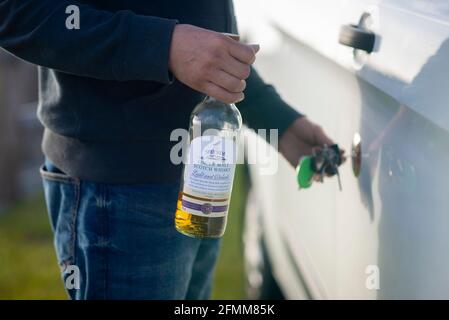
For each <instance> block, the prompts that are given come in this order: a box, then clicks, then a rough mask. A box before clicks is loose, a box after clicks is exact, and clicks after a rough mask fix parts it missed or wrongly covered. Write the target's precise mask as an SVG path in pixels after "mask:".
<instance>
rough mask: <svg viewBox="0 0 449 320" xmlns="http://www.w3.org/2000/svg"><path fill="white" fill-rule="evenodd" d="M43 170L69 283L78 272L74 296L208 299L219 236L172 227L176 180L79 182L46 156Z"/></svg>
mask: <svg viewBox="0 0 449 320" xmlns="http://www.w3.org/2000/svg"><path fill="white" fill-rule="evenodd" d="M41 175H42V178H43V183H44V190H45V198H46V202H47V208H48V212H49V216H50V221H51V225H52V228H53V231H54V240H55V248H56V255H57V258H58V262H59V264H60V265H61V267H62V276H63V280H64V282H65V283H66V281H67V280H71V281H70V282H69V283H72V284H75V283H76V282H74V281H73V279H68V277H69V276H71V275H72V276H73V275H75V273H74V272H73V270H74V269H73V268H72V267H73V266H76V267H77V269H78V270H79V289H77V288H73V286H72V287H71V289H67V286H66V289H67V291H68V293H69V295H70V297H71V298H72V299H208V298H209V296H210V291H211V283H212V277H213V270H214V266H215V263H216V260H217V256H218V253H219V249H220V240H218V239H203V240H202V239H193V238H189V237H186V236H184V235H181V234H180V233H178V232H177V231H176V230H175V227H174V214H175V208H176V201H177V196H178V195H177V193H178V190H179V185H178V184H176V185H174V184H146V185H108V184H101V183H92V182H87V181H80V180H79V179H75V178H72V177H69V176H67V175H66V174H64V173H63V172H61V171H60V170H59V169H58V168H56V167H55V166H54V165H53V164H52V163H51V162H50V161H49V160H46V162H45V164H44V165H43V166H42V168H41ZM68 266H70V267H71V268H68ZM68 270H70V274H69V273H68ZM72 272H73V273H72Z"/></svg>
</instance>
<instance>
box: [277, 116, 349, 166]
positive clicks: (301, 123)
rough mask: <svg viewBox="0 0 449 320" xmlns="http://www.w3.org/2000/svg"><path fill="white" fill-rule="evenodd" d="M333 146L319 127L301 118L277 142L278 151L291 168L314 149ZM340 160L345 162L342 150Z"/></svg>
mask: <svg viewBox="0 0 449 320" xmlns="http://www.w3.org/2000/svg"><path fill="white" fill-rule="evenodd" d="M333 144H334V142H333V141H332V139H331V138H329V137H328V136H327V135H326V134H325V133H324V131H323V129H322V128H321V127H320V126H318V125H316V124H314V123H312V122H311V121H309V119H307V118H306V117H302V118H299V119H297V120H296V121H295V122H293V123H292V124H291V125H290V127H288V129H287V131H285V132H284V134H283V135H282V137H281V140H280V142H279V151H280V152H281V154H282V155H283V156H284V157H285V158H286V159H287V160H288V162H290V164H291V165H292V166H293V167H296V166H297V165H298V161H299V159H300V158H301V157H302V156H306V155H311V154H312V151H313V150H314V149H319V148H322V147H323V146H324V145H327V146H331V145H333ZM342 159H343V161H344V160H345V156H344V150H342Z"/></svg>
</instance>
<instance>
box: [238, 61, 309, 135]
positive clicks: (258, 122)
mask: <svg viewBox="0 0 449 320" xmlns="http://www.w3.org/2000/svg"><path fill="white" fill-rule="evenodd" d="M237 107H238V108H239V110H240V112H241V113H242V117H243V120H244V122H245V123H246V124H247V125H248V126H249V127H250V128H252V129H255V130H258V129H277V130H279V131H278V135H279V137H281V136H282V134H283V133H284V132H285V130H286V129H287V128H288V127H289V126H290V125H291V124H292V123H293V122H294V121H295V120H296V119H297V118H299V117H301V116H303V115H302V114H301V113H299V112H298V111H296V110H295V109H293V108H292V107H291V106H290V105H288V104H287V103H286V102H285V101H284V100H282V98H281V97H280V96H279V94H278V93H277V92H276V90H275V89H274V87H273V86H271V85H269V84H266V83H265V82H264V81H263V80H262V78H261V77H260V76H259V74H258V73H257V71H256V70H255V69H254V68H252V70H251V75H250V77H249V78H248V79H247V86H246V90H245V99H244V100H243V101H242V102H240V103H238V105H237Z"/></svg>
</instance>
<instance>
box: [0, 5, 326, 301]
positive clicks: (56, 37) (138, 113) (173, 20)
mask: <svg viewBox="0 0 449 320" xmlns="http://www.w3.org/2000/svg"><path fill="white" fill-rule="evenodd" d="M77 11H79V17H80V21H79V28H78V27H75V28H70V27H69V26H68V24H67V21H66V20H67V18H68V14H67V13H72V12H73V13H76V12H77ZM74 19H76V17H75V18H74ZM69 25H70V24H69ZM75 26H76V23H75ZM223 32H228V33H235V32H236V29H235V18H234V13H233V8H232V2H231V1H230V0H229V1H228V0H214V1H210V0H195V1H185V0H154V1H141V0H126V1H125V0H114V1H112V0H111V1H100V0H83V1H81V0H78V1H75V0H74V1H67V0H39V1H37V0H0V46H1V47H3V48H4V49H6V50H7V51H9V52H11V53H13V54H14V55H16V56H18V57H20V58H22V59H24V60H27V61H29V62H32V63H34V64H36V65H39V66H40V67H39V88H40V103H39V110H38V116H39V119H40V121H41V122H42V124H43V125H44V126H45V133H44V138H43V144H42V146H43V151H44V153H45V156H46V162H45V165H44V166H43V167H42V170H41V174H42V177H43V180H44V187H45V195H46V201H47V206H48V210H49V215H50V220H51V224H52V227H53V230H54V232H55V247H56V252H57V257H58V261H59V263H60V264H61V266H62V269H63V275H65V276H67V270H73V269H72V268H67V267H68V266H71V267H72V266H76V267H77V268H78V269H79V271H80V288H79V289H77V288H73V289H70V290H69V294H70V296H71V297H72V298H74V299H205V298H208V297H209V293H210V286H211V278H212V273H213V268H214V264H215V261H216V258H217V255H218V251H219V244H220V241H219V240H201V239H191V238H187V237H185V236H183V235H181V234H179V233H177V232H176V231H175V228H174V226H173V220H174V212H175V207H176V199H177V193H178V187H179V179H180V175H181V169H182V168H181V166H175V165H173V164H172V163H171V162H170V148H171V147H172V146H173V143H174V142H170V141H169V136H170V132H171V131H172V130H174V129H176V128H186V127H187V125H188V119H189V115H190V112H191V111H192V109H193V107H194V106H195V105H196V104H197V103H198V102H199V101H201V99H202V98H203V97H204V95H209V96H212V97H214V98H217V99H219V100H222V101H224V102H227V103H234V102H238V107H239V109H240V110H241V112H242V115H243V118H244V120H245V122H246V123H247V124H248V125H249V126H250V127H251V128H254V129H259V128H266V129H269V128H275V129H278V130H279V135H280V137H281V140H280V151H281V153H282V154H283V155H284V156H285V157H286V158H287V160H288V161H289V162H290V163H291V164H292V165H296V163H297V161H298V159H299V157H300V156H301V155H303V154H309V153H310V152H311V149H312V148H313V147H317V146H322V145H323V144H329V145H330V144H332V141H331V140H330V139H329V138H328V137H327V136H326V135H325V134H324V133H323V131H322V130H321V128H320V127H319V126H317V125H315V124H313V123H311V122H310V121H309V120H308V119H307V118H305V117H301V115H300V114H299V113H297V112H296V111H294V109H292V108H291V107H290V106H288V105H287V104H286V103H285V102H284V101H283V100H282V99H281V98H280V97H279V95H278V94H277V93H276V91H275V90H274V88H273V87H271V86H269V85H267V84H265V83H264V82H263V81H262V79H261V78H260V77H259V76H258V74H257V72H255V70H253V69H251V65H252V64H253V62H254V61H255V55H256V51H257V50H258V48H257V46H249V45H245V44H241V43H239V42H237V41H235V40H233V39H231V38H229V37H227V36H225V35H223V34H221V33H223ZM243 92H245V96H246V98H245V99H244V97H245V96H244V94H243ZM64 271H66V272H64Z"/></svg>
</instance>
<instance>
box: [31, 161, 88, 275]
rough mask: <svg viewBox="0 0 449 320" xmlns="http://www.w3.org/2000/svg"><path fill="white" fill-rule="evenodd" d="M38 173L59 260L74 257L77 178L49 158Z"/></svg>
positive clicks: (70, 261)
mask: <svg viewBox="0 0 449 320" xmlns="http://www.w3.org/2000/svg"><path fill="white" fill-rule="evenodd" d="M40 173H41V176H42V180H43V185H44V193H45V201H46V203H47V210H48V214H49V218H50V223H51V226H52V229H53V232H54V244H55V249H56V255H57V258H58V262H59V264H60V265H61V266H62V265H68V264H73V263H74V260H75V241H76V217H77V213H78V206H79V201H80V199H79V198H80V181H79V180H78V179H76V178H72V177H69V176H67V175H66V174H64V173H63V172H62V171H60V170H59V169H57V168H56V167H55V166H54V165H52V164H51V163H50V162H49V161H48V160H47V161H46V163H45V164H44V165H43V166H42V167H41V169H40Z"/></svg>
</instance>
